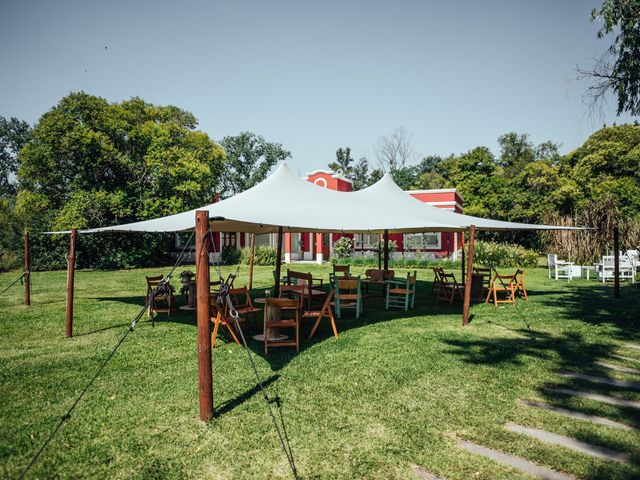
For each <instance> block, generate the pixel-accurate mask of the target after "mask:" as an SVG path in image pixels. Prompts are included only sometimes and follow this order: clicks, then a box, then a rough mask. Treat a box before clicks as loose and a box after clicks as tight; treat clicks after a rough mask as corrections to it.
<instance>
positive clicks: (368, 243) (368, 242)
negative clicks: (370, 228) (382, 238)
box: [353, 233, 378, 248]
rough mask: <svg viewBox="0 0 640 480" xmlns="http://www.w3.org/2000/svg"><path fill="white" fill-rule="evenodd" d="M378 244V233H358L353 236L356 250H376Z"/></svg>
mask: <svg viewBox="0 0 640 480" xmlns="http://www.w3.org/2000/svg"><path fill="white" fill-rule="evenodd" d="M376 243H378V234H377V233H356V234H355V235H354V236H353V244H354V245H353V246H354V247H355V248H375V246H376Z"/></svg>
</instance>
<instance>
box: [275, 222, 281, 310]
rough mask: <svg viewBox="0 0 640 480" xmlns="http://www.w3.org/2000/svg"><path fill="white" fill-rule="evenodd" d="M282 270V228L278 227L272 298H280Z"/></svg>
mask: <svg viewBox="0 0 640 480" xmlns="http://www.w3.org/2000/svg"><path fill="white" fill-rule="evenodd" d="M281 269H282V227H278V251H277V253H276V272H275V273H274V275H273V276H274V277H275V278H274V281H275V285H274V287H273V296H274V297H275V298H278V297H279V296H280V270H281Z"/></svg>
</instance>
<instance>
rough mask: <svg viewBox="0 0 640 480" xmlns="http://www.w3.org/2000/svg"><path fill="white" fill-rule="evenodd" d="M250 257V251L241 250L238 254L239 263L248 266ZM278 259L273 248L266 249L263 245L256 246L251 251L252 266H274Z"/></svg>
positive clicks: (276, 251) (247, 249) (246, 249)
mask: <svg viewBox="0 0 640 480" xmlns="http://www.w3.org/2000/svg"><path fill="white" fill-rule="evenodd" d="M250 255H251V249H249V248H243V249H242V251H241V252H240V263H243V264H245V265H249V256H250ZM277 258H278V250H277V249H275V248H274V247H267V246H265V245H262V246H257V247H256V248H255V250H254V251H253V264H254V265H264V266H270V265H275V264H276V259H277Z"/></svg>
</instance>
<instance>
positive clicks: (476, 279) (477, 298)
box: [471, 273, 486, 302]
mask: <svg viewBox="0 0 640 480" xmlns="http://www.w3.org/2000/svg"><path fill="white" fill-rule="evenodd" d="M484 277H485V276H484V275H483V274H481V273H474V274H472V275H471V300H472V301H474V302H484V301H485V299H486V295H485V291H484Z"/></svg>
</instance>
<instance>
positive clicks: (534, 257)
mask: <svg viewBox="0 0 640 480" xmlns="http://www.w3.org/2000/svg"><path fill="white" fill-rule="evenodd" d="M473 259H474V263H478V264H481V265H486V266H487V267H535V266H536V265H537V263H538V252H536V251H534V250H529V249H528V248H524V247H521V246H520V245H515V244H509V243H496V242H476V244H475V248H474V252H473Z"/></svg>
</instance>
